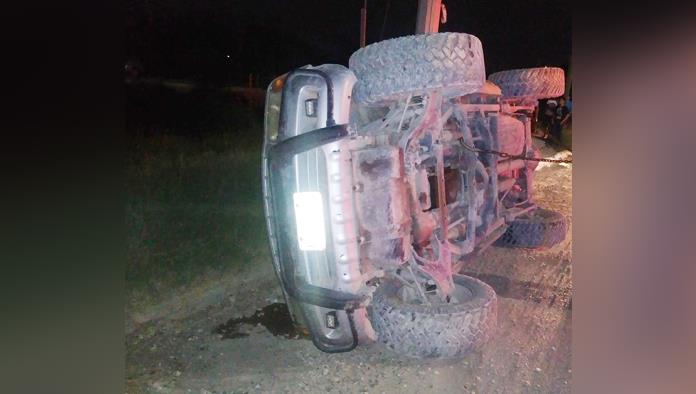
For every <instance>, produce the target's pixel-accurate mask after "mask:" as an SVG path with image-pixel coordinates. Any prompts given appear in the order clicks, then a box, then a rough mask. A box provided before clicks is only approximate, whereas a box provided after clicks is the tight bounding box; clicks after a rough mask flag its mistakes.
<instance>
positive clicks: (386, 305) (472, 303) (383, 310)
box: [368, 275, 497, 358]
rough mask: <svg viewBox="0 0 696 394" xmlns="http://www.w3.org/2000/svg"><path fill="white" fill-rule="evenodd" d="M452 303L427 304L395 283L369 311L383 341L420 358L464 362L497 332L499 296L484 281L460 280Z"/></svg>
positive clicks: (388, 281) (457, 277)
mask: <svg viewBox="0 0 696 394" xmlns="http://www.w3.org/2000/svg"><path fill="white" fill-rule="evenodd" d="M453 280H454V285H455V286H454V290H453V292H452V300H451V302H450V303H444V302H435V301H434V300H431V304H430V305H428V304H424V303H422V301H421V300H420V298H418V297H417V296H415V295H414V294H413V293H412V292H410V291H409V290H410V289H409V288H408V286H406V285H404V283H403V282H401V281H399V280H397V279H393V278H389V279H386V280H384V281H383V282H382V284H380V286H379V288H378V289H377V291H375V294H374V298H373V301H372V306H371V307H370V309H369V310H368V311H369V313H370V320H371V322H372V325H373V327H374V329H375V331H376V332H377V336H378V340H379V341H380V342H381V343H383V344H385V345H386V346H387V347H389V348H390V349H392V350H394V351H395V352H397V353H401V354H404V355H406V356H410V357H417V358H458V357H461V356H464V355H465V354H467V353H468V352H470V351H472V350H476V349H479V348H480V347H481V346H482V345H483V344H484V343H486V342H487V341H488V340H489V339H490V337H491V336H492V335H493V333H494V331H495V328H496V315H497V301H496V296H495V292H494V291H493V289H492V288H491V287H490V286H488V285H487V284H485V283H483V282H481V281H480V280H478V279H475V278H471V277H468V276H463V275H454V277H453Z"/></svg>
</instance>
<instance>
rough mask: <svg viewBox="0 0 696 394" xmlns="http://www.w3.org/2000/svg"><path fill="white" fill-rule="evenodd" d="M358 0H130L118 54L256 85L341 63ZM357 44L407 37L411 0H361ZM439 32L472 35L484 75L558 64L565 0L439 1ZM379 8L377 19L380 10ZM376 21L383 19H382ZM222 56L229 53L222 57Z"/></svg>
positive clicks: (173, 71)
mask: <svg viewBox="0 0 696 394" xmlns="http://www.w3.org/2000/svg"><path fill="white" fill-rule="evenodd" d="M362 3H363V1H362V0H343V1H339V0H325V1H308V0H307V1H302V0H288V1H278V0H276V1H273V0H251V1H240V0H132V1H130V2H129V3H128V4H127V20H126V56H127V58H126V59H125V60H127V61H133V60H135V61H137V62H139V63H140V64H141V65H142V68H143V72H144V74H145V75H147V76H152V77H168V78H182V79H191V80H197V81H205V82H210V83H237V84H244V83H246V80H247V75H248V74H249V73H254V74H258V75H259V81H260V84H261V85H262V86H263V85H265V84H266V83H267V82H268V81H270V80H271V79H272V78H273V77H275V76H277V75H279V74H282V73H284V72H286V71H289V70H291V69H293V68H296V67H300V66H303V65H305V64H313V65H318V64H322V63H339V64H344V65H347V63H348V58H349V57H350V55H351V54H352V53H353V52H354V51H355V50H356V49H358V47H359V26H360V8H361V6H362ZM367 3H368V5H367V14H368V17H367V19H368V20H367V43H368V44H370V43H372V42H376V41H379V40H381V39H388V38H393V37H398V36H403V35H409V34H413V33H414V31H415V21H416V10H417V0H368V2H367ZM443 3H444V4H445V5H446V7H447V11H448V21H447V23H446V24H442V25H440V31H456V32H465V33H470V34H474V35H475V36H477V37H479V38H480V39H481V41H482V43H483V49H484V53H485V62H486V71H487V73H488V74H490V73H492V72H495V71H499V70H502V69H509V68H521V67H534V66H545V65H549V66H561V67H564V68H565V67H567V65H568V63H569V61H570V53H571V11H570V2H569V1H559V0H548V1H519V0H518V1H494V2H492V1H490V0H488V1H484V0H475V1H473V0H443ZM385 11H386V13H385ZM385 15H386V18H385ZM228 55H229V57H228Z"/></svg>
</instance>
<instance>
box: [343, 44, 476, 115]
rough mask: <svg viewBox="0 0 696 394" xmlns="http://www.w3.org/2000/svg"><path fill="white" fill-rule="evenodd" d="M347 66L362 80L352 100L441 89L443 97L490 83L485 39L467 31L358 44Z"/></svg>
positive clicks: (383, 100) (387, 99)
mask: <svg viewBox="0 0 696 394" xmlns="http://www.w3.org/2000/svg"><path fill="white" fill-rule="evenodd" d="M348 63H349V67H350V69H351V70H353V72H354V73H355V76H356V77H357V79H358V81H357V82H356V84H355V87H354V88H353V99H354V100H355V101H356V102H358V103H361V104H383V103H388V102H390V101H393V100H397V99H399V98H400V97H401V96H402V95H405V94H413V95H418V94H421V93H424V92H427V91H428V90H433V89H442V90H443V92H442V93H443V97H445V98H448V97H456V96H463V95H466V94H469V93H471V92H474V91H476V90H478V89H480V88H481V87H482V86H483V84H484V83H485V81H486V72H485V66H484V63H483V49H482V47H481V41H480V40H479V39H478V38H477V37H475V36H472V35H470V34H465V33H433V34H419V35H414V36H405V37H398V38H393V39H391V40H385V41H380V42H377V43H374V44H370V45H368V46H366V47H364V48H360V49H358V50H357V51H355V53H353V55H352V56H351V57H350V60H349V62H348Z"/></svg>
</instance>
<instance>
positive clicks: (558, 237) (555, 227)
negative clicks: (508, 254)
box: [494, 208, 568, 248]
mask: <svg viewBox="0 0 696 394" xmlns="http://www.w3.org/2000/svg"><path fill="white" fill-rule="evenodd" d="M567 228H568V225H567V223H566V219H565V217H564V216H563V215H561V214H560V213H558V212H555V211H551V210H548V209H544V208H537V209H535V210H534V211H533V212H531V213H529V214H525V215H522V216H518V217H516V218H515V219H514V220H513V221H512V222H511V223H509V225H508V228H507V231H505V233H504V234H503V235H502V236H501V237H500V238H498V239H497V240H496V241H495V243H494V245H495V246H500V247H506V248H547V247H551V246H554V245H556V244H558V243H560V242H561V241H563V240H564V239H565V236H566V231H567Z"/></svg>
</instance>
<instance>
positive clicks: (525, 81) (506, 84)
mask: <svg viewBox="0 0 696 394" xmlns="http://www.w3.org/2000/svg"><path fill="white" fill-rule="evenodd" d="M488 79H489V80H490V81H491V82H493V83H495V84H496V85H498V86H500V89H501V90H502V91H503V97H504V98H523V97H529V98H534V99H537V100H539V99H545V98H551V97H558V96H562V95H563V92H565V72H564V71H563V69H562V68H558V67H537V68H522V69H516V70H506V71H500V72H497V73H494V74H491V75H490V76H489V77H488Z"/></svg>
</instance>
